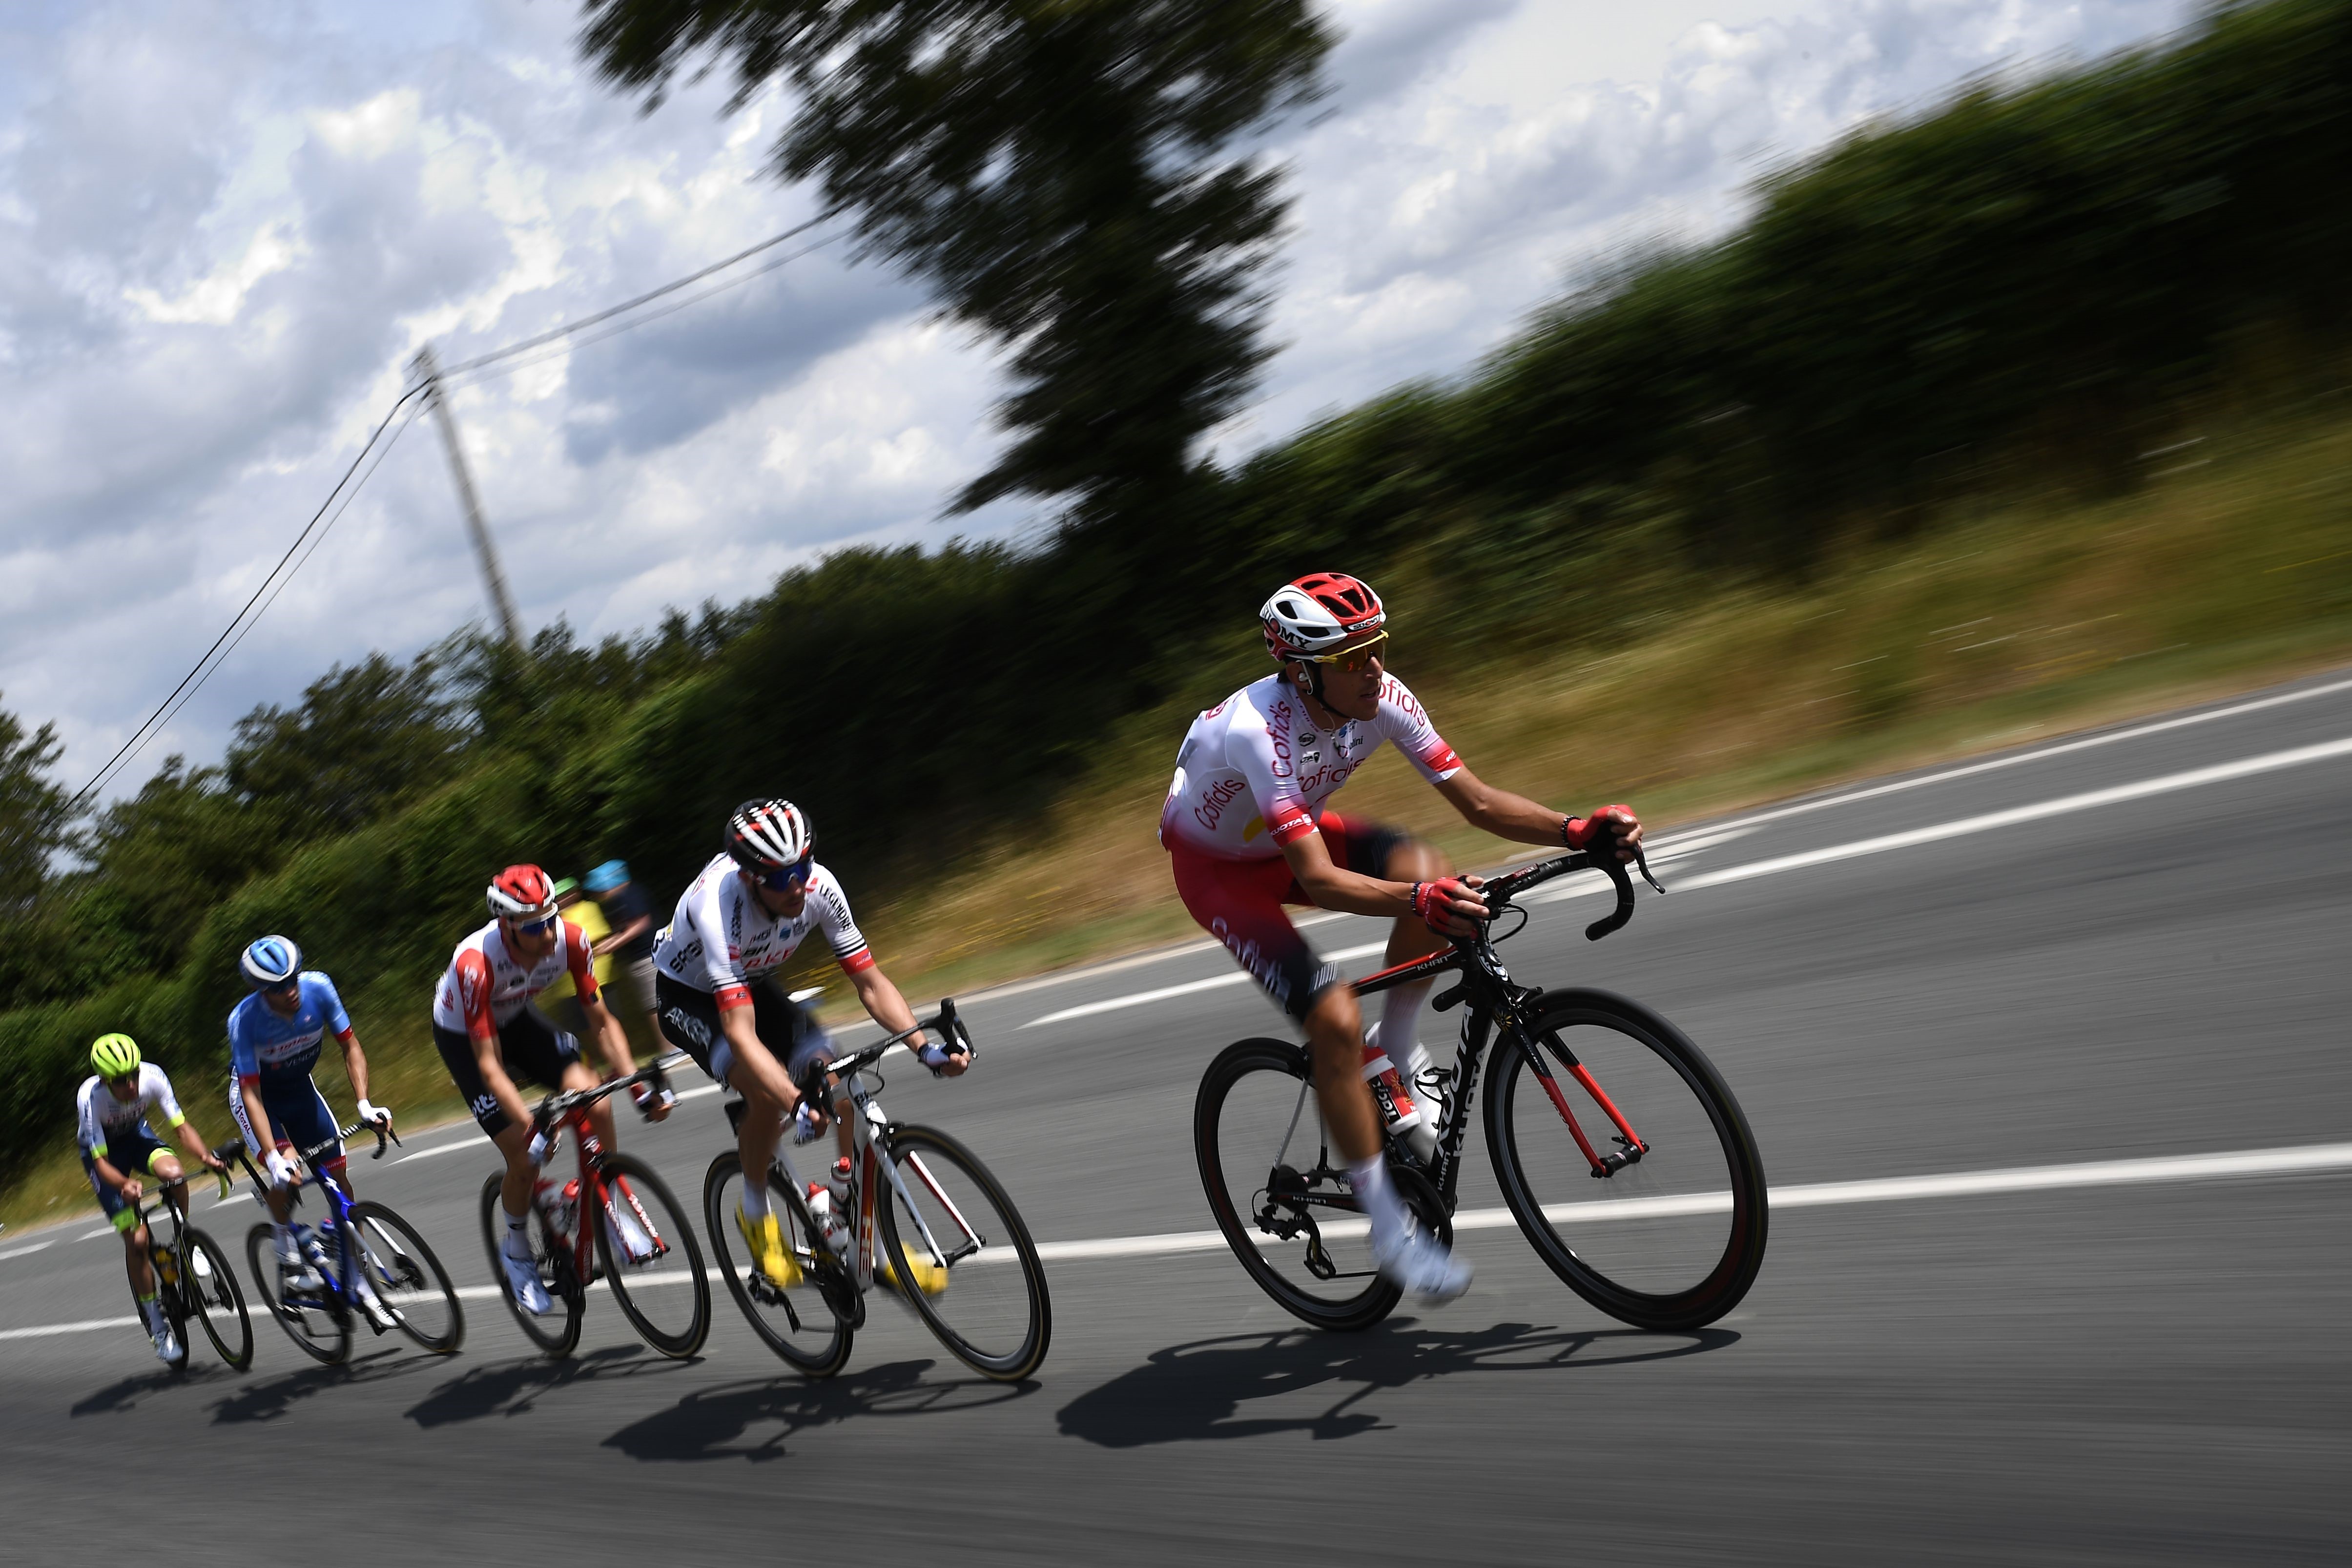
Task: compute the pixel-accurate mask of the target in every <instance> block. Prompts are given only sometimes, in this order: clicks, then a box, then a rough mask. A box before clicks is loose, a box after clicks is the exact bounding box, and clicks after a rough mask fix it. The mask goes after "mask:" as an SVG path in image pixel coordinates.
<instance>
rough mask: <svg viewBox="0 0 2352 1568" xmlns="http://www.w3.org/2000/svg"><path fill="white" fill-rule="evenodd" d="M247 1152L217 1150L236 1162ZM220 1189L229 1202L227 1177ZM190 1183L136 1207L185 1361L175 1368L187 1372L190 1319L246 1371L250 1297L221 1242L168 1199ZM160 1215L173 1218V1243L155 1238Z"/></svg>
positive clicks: (241, 1147)
mask: <svg viewBox="0 0 2352 1568" xmlns="http://www.w3.org/2000/svg"><path fill="white" fill-rule="evenodd" d="M243 1152H245V1144H244V1143H243V1142H242V1141H240V1140H237V1139H231V1140H230V1141H229V1142H226V1143H224V1144H222V1145H221V1146H220V1147H219V1148H217V1149H215V1150H214V1151H213V1158H214V1159H215V1160H234V1159H236V1157H237V1156H238V1155H239V1154H241V1153H243ZM187 1184H188V1178H187V1177H186V1176H182V1177H181V1178H180V1179H179V1180H178V1181H176V1182H163V1183H161V1184H158V1185H157V1186H155V1187H153V1188H152V1189H151V1191H152V1192H153V1194H154V1195H155V1201H154V1202H153V1203H152V1204H148V1203H145V1202H142V1203H141V1204H140V1205H138V1206H137V1214H138V1223H139V1224H141V1225H143V1226H146V1227H147V1264H148V1267H149V1268H152V1269H153V1270H154V1271H155V1300H157V1301H158V1302H160V1303H162V1305H163V1317H164V1321H167V1322H169V1323H170V1324H171V1325H172V1333H173V1337H174V1338H175V1339H177V1340H178V1341H179V1342H180V1359H179V1360H178V1361H175V1362H173V1363H172V1370H173V1372H185V1371H187V1370H188V1351H189V1349H190V1346H189V1344H188V1320H189V1319H191V1318H194V1320H195V1321H197V1322H200V1323H202V1324H203V1325H204V1326H205V1338H206V1339H208V1340H210V1341H212V1342H213V1349H215V1350H216V1351H218V1352H220V1358H221V1360H223V1361H225V1362H226V1363H228V1364H229V1365H230V1366H232V1367H234V1368H236V1370H237V1371H239V1372H243V1371H244V1370H245V1369H246V1368H247V1367H249V1366H251V1365H252V1364H253V1320H252V1319H251V1318H249V1317H247V1315H246V1310H245V1292H244V1291H242V1290H240V1289H237V1287H236V1270H235V1269H234V1268H231V1267H230V1265H229V1260H228V1254H227V1253H226V1252H223V1251H222V1250H221V1245H220V1243H219V1242H217V1241H215V1240H214V1239H213V1238H212V1237H210V1236H208V1235H206V1234H205V1232H203V1231H201V1230H198V1229H197V1228H196V1227H195V1226H193V1225H190V1224H189V1223H188V1222H187V1221H186V1220H184V1219H183V1218H181V1217H180V1211H179V1209H178V1207H177V1206H175V1205H173V1203H172V1202H171V1201H170V1199H169V1198H168V1197H167V1196H166V1193H167V1190H168V1189H170V1188H173V1187H179V1188H182V1189H184V1188H185V1187H186V1186H187ZM220 1184H221V1194H222V1195H223V1196H224V1197H226V1195H227V1194H228V1177H227V1176H226V1174H223V1175H222V1176H221V1178H220ZM158 1213H164V1214H169V1215H171V1216H172V1235H171V1237H170V1238H169V1239H168V1240H167V1239H164V1238H162V1237H158V1236H157V1235H156V1234H155V1226H154V1224H153V1222H152V1217H151V1216H152V1215H156V1214H158ZM142 1326H143V1325H142Z"/></svg>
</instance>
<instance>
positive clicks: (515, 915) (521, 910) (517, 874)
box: [485, 866, 555, 921]
mask: <svg viewBox="0 0 2352 1568" xmlns="http://www.w3.org/2000/svg"><path fill="white" fill-rule="evenodd" d="M485 901H486V902H488V904H489V906H490V913H492V914H494V915H496V916H497V917H498V918H499V919H500V920H502V921H541V920H545V919H546V918H547V917H548V916H550V915H551V914H553V913H554V912H555V884H554V883H553V882H551V881H549V880H548V879H547V873H546V872H544V871H542V870H541V869H540V868H538V867H536V866H509V867H508V868H506V869H505V870H503V871H501V872H499V874H498V875H497V876H495V877H493V878H491V879H490V888H489V891H488V894H487V895H485Z"/></svg>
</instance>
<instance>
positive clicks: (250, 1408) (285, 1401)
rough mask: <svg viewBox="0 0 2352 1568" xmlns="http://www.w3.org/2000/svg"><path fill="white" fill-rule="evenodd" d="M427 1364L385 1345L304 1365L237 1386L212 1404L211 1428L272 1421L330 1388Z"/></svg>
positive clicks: (380, 1379) (379, 1379)
mask: <svg viewBox="0 0 2352 1568" xmlns="http://www.w3.org/2000/svg"><path fill="white" fill-rule="evenodd" d="M430 1364H431V1363H430V1362H427V1361H425V1360H424V1359H423V1358H421V1357H418V1356H414V1355H404V1354H403V1353H402V1352H400V1351H399V1350H398V1349H397V1348H395V1347H394V1346H391V1345H386V1346H384V1347H383V1349H382V1350H379V1351H375V1352H371V1353H369V1354H367V1355H363V1356H359V1357H356V1358H355V1359H353V1360H352V1361H350V1362H347V1363H344V1364H343V1365H341V1366H306V1367H303V1368H301V1369H299V1371H295V1372H289V1373H282V1374H280V1375H279V1376H277V1377H265V1378H262V1379H259V1380H258V1381H256V1382H251V1383H247V1384H240V1385H239V1386H238V1388H237V1390H236V1393H234V1394H230V1395H229V1396H228V1397H227V1398H226V1399H224V1400H222V1401H220V1403H218V1404H217V1405H214V1406H213V1425H214V1426H241V1425H243V1424H244V1423H246V1422H248V1421H275V1420H278V1418H279V1417H280V1416H282V1415H285V1414H286V1413H287V1412H288V1411H289V1410H291V1409H293V1408H294V1406H295V1405H296V1404H297V1403H298V1402H299V1401H301V1400H305V1399H308V1398H310V1396H311V1395H312V1394H320V1393H323V1392H324V1391H326V1390H327V1389H330V1388H348V1387H350V1386H351V1385H352V1384H367V1383H381V1382H383V1381H384V1380H386V1379H387V1378H394V1377H400V1376H404V1375H405V1374H407V1373H412V1372H415V1370H416V1369H417V1368H418V1367H421V1366H427V1365H430Z"/></svg>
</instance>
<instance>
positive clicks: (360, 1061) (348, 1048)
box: [245, 1029, 368, 1127]
mask: <svg viewBox="0 0 2352 1568" xmlns="http://www.w3.org/2000/svg"><path fill="white" fill-rule="evenodd" d="M335 1043H336V1044H337V1045H339V1046H341V1047H343V1076H344V1077H345V1078H347V1079H351V1080H352V1099H353V1100H365V1099H366V1098H367V1097H368V1070H367V1053H366V1052H365V1051H363V1050H362V1049H360V1035H359V1031H358V1030H357V1029H345V1030H344V1031H343V1032H342V1033H341V1034H340V1035H337V1036H336V1037H335ZM255 1099H256V1097H255V1096H254V1095H252V1094H250V1093H248V1094H247V1096H246V1101H245V1102H246V1103H247V1105H251V1104H252V1103H253V1101H254V1100H255ZM254 1125H255V1126H257V1127H258V1126H259V1125H260V1123H259V1122H256V1123H254Z"/></svg>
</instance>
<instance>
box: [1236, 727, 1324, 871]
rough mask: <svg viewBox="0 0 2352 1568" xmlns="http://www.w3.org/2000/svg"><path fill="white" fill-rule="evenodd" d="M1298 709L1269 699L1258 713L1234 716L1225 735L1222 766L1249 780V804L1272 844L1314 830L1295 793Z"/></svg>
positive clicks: (1311, 817) (1304, 799)
mask: <svg viewBox="0 0 2352 1568" xmlns="http://www.w3.org/2000/svg"><path fill="white" fill-rule="evenodd" d="M1297 725H1298V705H1297V703H1296V702H1295V701H1294V700H1291V699H1290V698H1288V697H1276V699H1274V705H1273V707H1272V709H1271V710H1268V711H1266V712H1265V713H1263V714H1261V713H1260V712H1259V711H1258V710H1256V709H1255V707H1254V706H1253V707H1245V708H1244V710H1243V711H1241V712H1239V713H1236V714H1234V720H1233V723H1232V725H1231V726H1230V727H1229V728H1228V729H1227V730H1226V731H1225V765H1226V766H1227V767H1230V768H1232V769H1234V771H1235V772H1236V773H1240V774H1241V775H1242V777H1243V778H1244V779H1246V780H1248V781H1249V787H1250V796H1251V800H1252V804H1254V805H1256V807H1257V814H1258V818H1259V820H1260V821H1262V822H1264V823H1265V830H1266V832H1267V833H1268V834H1270V835H1271V836H1272V837H1273V838H1274V841H1275V842H1276V844H1289V843H1291V842H1293V841H1294V840H1297V839H1300V838H1304V837H1307V835H1308V834H1310V833H1312V832H1314V831H1315V814H1314V813H1313V812H1312V811H1309V810H1308V809H1307V797H1306V796H1305V795H1302V794H1301V793H1300V792H1299V788H1298V765H1297V762H1298V754H1297V748H1296V747H1295V745H1294V744H1293V743H1292V741H1291V738H1290V737H1291V736H1292V734H1293V733H1294V732H1295V731H1297Z"/></svg>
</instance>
